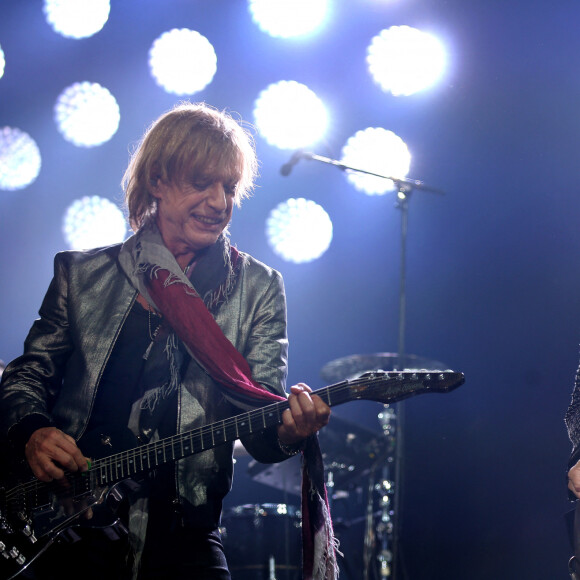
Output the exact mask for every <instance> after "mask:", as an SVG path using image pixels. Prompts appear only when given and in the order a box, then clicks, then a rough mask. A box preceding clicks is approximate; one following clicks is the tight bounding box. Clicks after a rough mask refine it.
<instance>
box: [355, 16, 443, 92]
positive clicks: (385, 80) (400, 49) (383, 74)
mask: <svg viewBox="0 0 580 580" xmlns="http://www.w3.org/2000/svg"><path fill="white" fill-rule="evenodd" d="M446 60H447V58H446V54H445V50H444V48H443V46H442V44H441V43H440V42H439V41H438V40H437V39H436V38H435V37H434V36H432V35H431V34H428V33H426V32H422V31H421V30H417V29H416V28H412V27H410V26H392V27H391V28H389V29H387V30H383V31H381V32H380V34H378V36H375V37H374V38H373V39H372V41H371V44H370V45H369V47H368V49H367V65H368V69H369V72H370V74H371V76H372V78H373V79H374V80H375V82H376V83H378V84H379V86H380V87H381V88H382V89H383V90H384V91H385V92H390V93H392V94H393V95H395V96H401V95H404V96H407V95H411V94H413V93H417V92H419V91H422V90H424V89H426V88H429V87H431V86H433V85H434V84H435V83H436V82H437V81H438V80H439V78H441V76H442V74H443V72H444V70H445V66H446Z"/></svg>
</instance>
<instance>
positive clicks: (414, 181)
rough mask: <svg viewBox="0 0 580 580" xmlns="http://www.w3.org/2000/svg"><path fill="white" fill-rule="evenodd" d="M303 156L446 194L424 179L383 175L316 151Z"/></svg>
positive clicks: (396, 183) (400, 186)
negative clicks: (426, 182) (423, 180)
mask: <svg viewBox="0 0 580 580" xmlns="http://www.w3.org/2000/svg"><path fill="white" fill-rule="evenodd" d="M302 157H303V158H304V159H312V160H313V161H318V162H320V163H326V164H327V165H333V166H334V167H337V168H338V169H340V170H341V171H352V172H354V173H364V174H365V175H372V176H373V177H380V178H382V179H390V180H391V181H392V182H393V183H395V185H396V186H397V189H404V188H405V186H411V187H412V188H417V189H422V190H423V191H428V192H430V193H437V194H438V195H444V194H445V192H444V191H442V190H441V189H436V188H434V187H430V186H428V185H425V184H424V183H423V182H422V181H419V180H417V179H408V178H406V177H391V176H389V175H382V174H380V173H374V172H372V171H367V170H366V169H360V168H358V167H352V166H351V165H346V164H345V163H342V162H341V161H337V160H336V159H331V158H330V157H323V156H322V155H317V154H316V153H308V152H304V153H302Z"/></svg>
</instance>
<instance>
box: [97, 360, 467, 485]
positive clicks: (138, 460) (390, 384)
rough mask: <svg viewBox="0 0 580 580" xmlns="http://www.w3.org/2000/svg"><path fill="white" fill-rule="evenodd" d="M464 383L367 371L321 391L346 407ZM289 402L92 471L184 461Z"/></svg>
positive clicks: (444, 375)
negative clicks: (356, 401) (359, 402)
mask: <svg viewBox="0 0 580 580" xmlns="http://www.w3.org/2000/svg"><path fill="white" fill-rule="evenodd" d="M463 382H464V377H463V374H462V373H456V372H452V371H443V372H440V371H433V372H427V371H420V372H411V371H410V372H399V371H392V372H385V371H376V372H370V373H365V374H364V375H362V376H361V377H359V378H358V379H353V380H348V381H342V382H340V383H336V384H334V385H330V386H328V387H324V388H322V389H319V390H317V391H315V394H316V395H318V396H319V397H320V398H321V399H322V400H323V401H324V402H325V403H326V404H327V405H329V406H331V407H332V406H335V405H341V404H343V403H346V402H348V401H352V400H356V399H367V400H372V401H379V402H382V403H393V402H396V401H400V400H402V399H405V398H408V397H411V396H413V395H417V394H420V393H423V392H427V391H433V392H447V391H450V390H452V389H454V388H456V387H457V386H459V385H461V384H462V383H463ZM288 407H289V404H288V401H280V402H277V403H272V404H270V405H266V406H264V407H260V408H258V409H254V410H252V411H248V412H246V413H242V414H240V415H236V416H234V417H230V418H228V419H224V420H222V421H218V422H216V423H212V424H210V425H206V426H203V427H200V428H197V429H193V430H192V431H188V432H186V433H181V434H178V435H173V436H171V437H167V438H165V439H160V440H159V441H155V442H153V443H148V444H145V445H141V446H139V447H136V448H134V449H130V450H128V451H123V452H122V453H117V454H115V455H111V456H109V457H105V458H103V459H100V460H97V461H95V462H94V463H93V465H92V469H91V471H90V473H91V477H96V478H97V482H96V483H98V484H99V485H108V484H112V483H115V482H117V481H120V480H122V479H125V478H128V477H132V476H134V475H138V474H141V473H145V472H148V471H151V470H153V469H155V468H156V467H159V466H161V465H163V464H166V463H170V462H174V461H177V460H179V459H183V458H184V457H187V456H189V455H193V454H195V453H201V452H202V451H207V450H208V449H212V448H214V447H217V446H218V445H223V444H224V443H228V442H230V441H234V440H236V439H240V438H241V437H244V436H245V435H250V434H252V433H257V432H259V431H263V430H264V429H268V428H269V427H273V426H275V425H279V424H280V423H282V413H283V412H284V411H285V410H286V409H287V408H288Z"/></svg>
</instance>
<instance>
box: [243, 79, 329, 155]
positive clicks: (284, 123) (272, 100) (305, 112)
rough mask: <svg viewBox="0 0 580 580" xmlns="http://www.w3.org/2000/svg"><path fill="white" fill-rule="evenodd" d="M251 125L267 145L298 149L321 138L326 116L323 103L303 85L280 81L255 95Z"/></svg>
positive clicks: (325, 126)
mask: <svg viewBox="0 0 580 580" xmlns="http://www.w3.org/2000/svg"><path fill="white" fill-rule="evenodd" d="M254 121H255V125H256V127H257V129H258V131H259V133H260V135H261V136H262V137H263V138H264V139H265V140H266V141H267V142H268V143H269V144H270V145H273V146H274V147H278V148H280V149H300V148H302V147H306V146H308V145H312V144H314V143H316V142H317V141H319V140H320V139H322V138H323V137H324V134H325V133H326V129H327V127H328V114H327V112H326V108H325V106H324V104H323V102H322V101H321V100H320V99H319V98H318V97H317V96H316V94H315V93H314V92H313V91H311V90H310V89H309V88H308V87H307V86H306V85H303V84H300V83H297V82H296V81H280V82H278V83H275V84H272V85H270V86H269V87H267V88H266V89H264V90H263V91H262V92H261V93H260V94H259V95H258V98H257V99H256V102H255V104H254Z"/></svg>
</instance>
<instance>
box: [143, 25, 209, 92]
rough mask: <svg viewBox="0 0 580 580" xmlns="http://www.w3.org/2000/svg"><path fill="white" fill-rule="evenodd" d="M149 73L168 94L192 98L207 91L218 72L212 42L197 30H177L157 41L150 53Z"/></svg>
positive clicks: (163, 35)
mask: <svg viewBox="0 0 580 580" xmlns="http://www.w3.org/2000/svg"><path fill="white" fill-rule="evenodd" d="M149 70H150V71H151V75H152V76H153V78H154V79H155V82H156V83H157V84H158V85H159V86H161V87H162V88H163V89H164V90H165V91H167V92H168V93H173V94H176V95H191V94H193V93H197V92H198V91H201V90H202V89H204V88H205V87H206V86H207V85H209V83H211V81H212V80H213V77H214V75H215V73H216V70H217V56H216V53H215V50H214V47H213V46H212V45H211V43H210V42H209V40H208V39H207V38H206V37H205V36H202V35H201V34H200V33H199V32H195V30H188V29H187V28H181V29H179V30H178V29H176V28H175V29H173V30H170V31H169V32H165V33H163V34H162V35H161V36H160V37H159V38H157V39H156V40H155V41H154V42H153V45H152V46H151V49H150V50H149Z"/></svg>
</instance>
